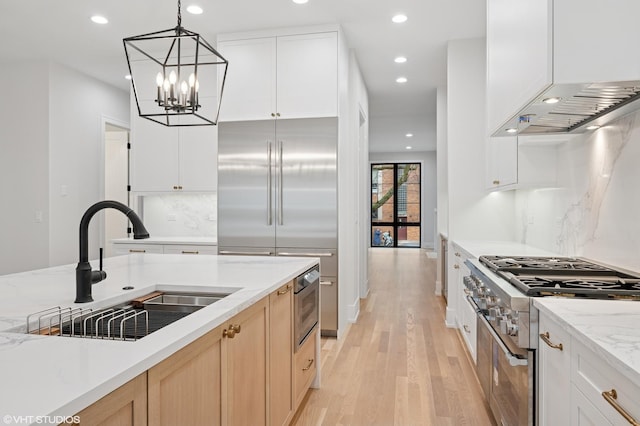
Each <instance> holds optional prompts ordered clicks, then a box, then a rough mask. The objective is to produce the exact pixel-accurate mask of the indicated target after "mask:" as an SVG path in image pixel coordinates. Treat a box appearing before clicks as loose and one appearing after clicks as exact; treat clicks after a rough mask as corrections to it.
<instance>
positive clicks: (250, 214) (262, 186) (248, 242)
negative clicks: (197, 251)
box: [218, 120, 276, 249]
mask: <svg viewBox="0 0 640 426" xmlns="http://www.w3.org/2000/svg"><path fill="white" fill-rule="evenodd" d="M274 137H275V121H271V120H265V121H249V122H232V123H220V124H219V125H218V242H219V245H220V247H221V249H222V247H275V245H276V240H275V223H276V221H275V217H274V213H273V207H274V203H275V198H276V195H275V189H276V187H275V180H274V179H273V171H274V170H275V154H274V150H275V145H276V141H275V140H274Z"/></svg>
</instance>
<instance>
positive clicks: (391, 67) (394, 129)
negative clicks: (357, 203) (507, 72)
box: [0, 0, 485, 152]
mask: <svg viewBox="0 0 640 426" xmlns="http://www.w3.org/2000/svg"><path fill="white" fill-rule="evenodd" d="M190 4H197V5H199V6H201V7H202V8H203V9H204V13H203V14H202V15H191V14H189V13H187V12H186V7H187V6H188V5H190ZM182 9H183V12H182V15H183V17H182V24H183V26H184V27H185V28H187V29H189V30H191V31H195V32H199V33H201V34H202V35H203V36H204V37H205V38H206V39H207V40H209V41H210V42H214V41H215V35H216V34H217V33H224V32H236V31H251V30H261V29H269V28H279V27H289V26H296V27H297V26H305V25H316V24H334V23H337V24H340V25H341V27H342V29H343V30H344V32H345V35H346V37H347V42H348V44H349V46H350V47H352V48H353V49H355V53H356V57H357V58H358V61H359V63H360V67H361V69H362V73H363V75H364V79H365V82H366V85H367V88H368V90H369V102H370V105H369V122H370V150H371V151H372V152H398V151H402V152H404V151H405V146H406V145H408V144H410V145H411V146H413V150H414V151H427V150H434V149H435V146H436V142H435V122H436V120H435V111H436V88H437V87H438V86H444V85H445V84H446V43H447V41H448V40H453V39H462V38H472V37H482V36H484V33H485V1H484V0H439V1H436V0H396V1H389V0H309V3H307V4H306V5H297V4H294V3H293V2H292V1H291V0H226V1H222V0H184V1H183V4H182ZM176 11H177V1H174V0H108V1H107V0H14V1H9V0H2V1H0V37H1V39H2V43H0V61H2V62H5V63H8V64H10V63H12V62H14V61H15V60H16V59H41V58H48V59H52V60H55V61H57V62H60V63H63V64H66V65H68V66H70V67H73V68H76V69H78V70H80V71H83V72H85V73H87V74H90V75H93V76H95V77H96V78H98V79H101V80H104V81H106V82H108V83H110V84H112V85H115V86H118V87H120V88H122V89H124V90H128V85H129V82H128V81H126V80H125V79H124V78H123V76H124V75H125V74H127V66H126V61H125V57H124V49H123V47H122V39H123V38H124V37H129V36H134V35H138V34H143V33H147V32H152V31H157V30H164V29H168V28H172V27H174V26H175V25H176ZM397 13H404V14H406V15H407V16H408V18H409V19H408V20H407V22H405V23H404V24H394V23H392V22H391V17H392V16H393V15H395V14H397ZM93 14H101V15H104V16H106V17H107V18H108V19H109V24H107V25H97V24H94V23H92V22H91V21H90V20H89V17H90V16H91V15H93ZM221 53H222V54H223V55H224V52H221ZM398 55H403V56H406V57H407V58H408V60H407V62H406V63H405V64H396V63H394V61H393V59H394V58H395V57H396V56H398ZM2 66H7V65H2ZM400 75H403V76H406V77H407V79H408V82H407V83H406V84H404V85H399V84H398V83H396V82H395V79H396V78H397V77H399V76H400ZM5 83H6V82H5ZM409 132H410V133H413V134H414V137H413V138H411V139H410V141H409V139H407V138H405V136H404V135H405V134H406V133H409Z"/></svg>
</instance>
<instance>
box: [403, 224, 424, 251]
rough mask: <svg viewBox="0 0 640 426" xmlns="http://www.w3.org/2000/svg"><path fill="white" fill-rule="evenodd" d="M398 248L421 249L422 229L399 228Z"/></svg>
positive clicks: (411, 227) (417, 227) (412, 227)
mask: <svg viewBox="0 0 640 426" xmlns="http://www.w3.org/2000/svg"><path fill="white" fill-rule="evenodd" d="M398 247H420V227H419V226H398Z"/></svg>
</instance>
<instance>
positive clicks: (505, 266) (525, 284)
mask: <svg viewBox="0 0 640 426" xmlns="http://www.w3.org/2000/svg"><path fill="white" fill-rule="evenodd" d="M479 260H480V262H481V263H482V264H483V265H485V266H486V267H488V268H489V269H491V270H492V271H493V272H495V273H496V274H497V275H499V276H501V277H502V278H504V279H506V280H507V281H509V282H510V283H511V284H512V285H514V286H515V287H516V288H518V289H519V290H520V291H522V292H523V293H524V294H526V295H528V296H571V297H583V298H599V299H608V298H611V299H621V298H630V299H638V300H640V276H637V275H631V274H629V273H627V272H623V271H619V270H617V269H614V268H611V267H607V266H603V265H599V264H596V263H594V262H591V261H588V260H585V259H575V258H570V257H539V256H480V259H479Z"/></svg>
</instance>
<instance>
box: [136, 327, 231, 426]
mask: <svg viewBox="0 0 640 426" xmlns="http://www.w3.org/2000/svg"><path fill="white" fill-rule="evenodd" d="M222 351H223V348H222V327H218V328H216V329H214V330H213V331H211V332H209V333H207V334H206V335H205V336H203V337H201V338H200V339H198V340H196V341H195V342H193V343H191V344H189V345H188V346H186V347H185V348H183V349H181V350H180V351H178V352H177V353H176V354H174V355H172V356H171V357H169V358H167V359H165V360H164V361H162V362H161V363H159V364H158V365H156V366H155V367H152V368H151V369H149V370H148V392H149V394H148V404H149V424H150V425H157V426H161V425H166V426H174V425H205V424H206V425H220V424H223V421H222V377H223V374H222V358H223V357H222V355H223V353H222Z"/></svg>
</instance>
